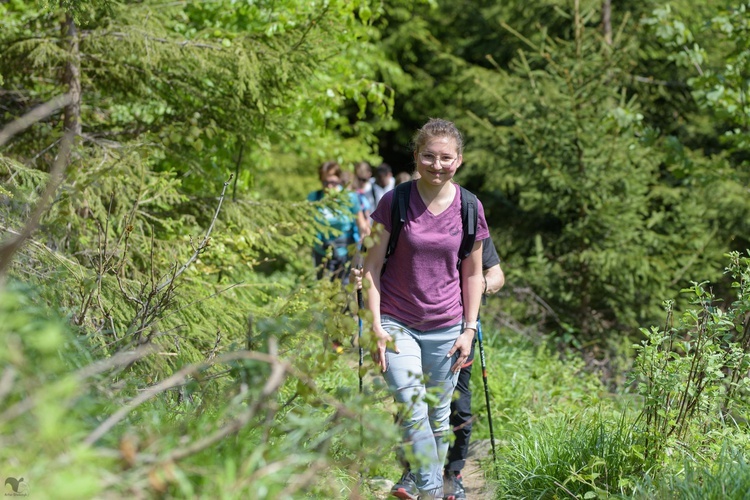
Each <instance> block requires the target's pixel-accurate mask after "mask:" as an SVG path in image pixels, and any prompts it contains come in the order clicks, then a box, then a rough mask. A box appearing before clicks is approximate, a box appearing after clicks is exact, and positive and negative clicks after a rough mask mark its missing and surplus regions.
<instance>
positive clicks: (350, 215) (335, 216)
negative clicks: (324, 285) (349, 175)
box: [307, 161, 370, 284]
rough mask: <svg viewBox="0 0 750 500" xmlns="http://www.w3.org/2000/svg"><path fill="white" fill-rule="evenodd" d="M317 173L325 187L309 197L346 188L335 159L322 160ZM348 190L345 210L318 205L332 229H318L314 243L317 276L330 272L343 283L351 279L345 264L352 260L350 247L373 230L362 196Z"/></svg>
mask: <svg viewBox="0 0 750 500" xmlns="http://www.w3.org/2000/svg"><path fill="white" fill-rule="evenodd" d="M318 174H319V177H320V182H321V183H322V189H318V190H317V191H313V192H312V193H310V194H309V195H307V200H308V201H320V200H322V199H323V197H324V196H326V194H327V193H334V192H339V191H342V190H343V189H344V185H343V180H344V179H343V177H344V176H343V172H342V170H341V166H340V165H339V164H338V163H336V162H335V161H327V162H325V163H323V164H322V165H321V166H320V169H319V171H318ZM347 194H348V196H349V204H348V205H349V207H348V209H346V210H345V211H334V210H331V209H329V208H326V207H321V208H320V209H319V210H320V214H319V217H320V218H319V220H320V221H321V222H323V223H324V224H325V225H327V226H328V228H329V229H328V230H323V231H321V232H319V233H318V241H317V242H316V243H315V245H314V247H313V259H314V261H315V267H316V268H317V270H318V279H322V278H323V277H324V276H326V275H330V277H331V279H332V280H333V279H340V280H342V282H344V284H346V283H348V281H349V276H348V274H347V273H346V267H347V265H348V263H349V261H350V260H351V254H350V252H349V250H350V248H356V245H357V244H358V243H359V241H360V235H361V234H363V235H367V234H369V230H370V226H369V223H368V222H367V220H366V218H365V215H364V212H363V211H362V206H361V204H360V202H359V197H358V196H357V194H356V193H354V192H352V191H347ZM352 245H353V246H352Z"/></svg>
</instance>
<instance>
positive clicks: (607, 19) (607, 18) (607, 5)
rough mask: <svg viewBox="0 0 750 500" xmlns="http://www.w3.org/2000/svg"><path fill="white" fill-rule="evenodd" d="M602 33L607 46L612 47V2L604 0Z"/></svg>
mask: <svg viewBox="0 0 750 500" xmlns="http://www.w3.org/2000/svg"><path fill="white" fill-rule="evenodd" d="M602 33H603V34H604V41H605V42H607V45H612V0H602Z"/></svg>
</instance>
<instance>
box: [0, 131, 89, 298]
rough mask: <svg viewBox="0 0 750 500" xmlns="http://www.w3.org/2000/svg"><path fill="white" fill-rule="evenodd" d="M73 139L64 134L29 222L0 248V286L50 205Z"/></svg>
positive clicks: (72, 132)
mask: <svg viewBox="0 0 750 500" xmlns="http://www.w3.org/2000/svg"><path fill="white" fill-rule="evenodd" d="M74 139H75V132H74V131H72V130H68V131H67V132H65V136H64V137H63V140H62V142H61V143H60V150H59V151H58V153H57V159H56V160H55V163H54V165H53V166H52V171H51V172H50V178H49V182H48V183H47V187H46V188H45V189H44V192H43V193H42V196H41V197H40V198H39V202H38V203H37V205H36V207H35V208H34V212H33V213H32V214H31V217H29V220H28V221H26V225H25V226H24V228H23V230H22V231H21V233H20V234H19V235H18V236H16V237H15V238H11V240H10V241H8V242H7V243H4V244H3V245H1V246H0V286H2V284H3V282H4V280H5V276H6V274H7V272H8V269H9V268H10V262H11V260H12V258H13V255H14V254H15V253H16V251H18V249H19V248H21V245H23V243H24V241H26V239H28V238H29V236H31V233H33V232H34V230H35V229H36V228H37V226H38V225H39V221H40V220H41V218H42V215H43V214H44V213H45V212H46V211H47V209H48V208H49V206H50V204H51V203H52V199H53V195H54V194H55V192H56V191H57V188H58V187H59V186H60V184H61V183H62V181H63V178H64V175H63V174H64V173H65V168H66V167H67V163H68V158H69V157H70V149H71V146H72V144H73V140H74Z"/></svg>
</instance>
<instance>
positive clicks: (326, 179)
mask: <svg viewBox="0 0 750 500" xmlns="http://www.w3.org/2000/svg"><path fill="white" fill-rule="evenodd" d="M318 176H319V177H320V182H321V183H322V184H323V188H326V189H329V188H330V189H335V188H338V187H339V186H341V185H342V183H343V181H344V179H343V177H342V172H341V165H339V164H338V163H336V162H335V161H327V162H324V163H323V164H322V165H321V166H320V168H319V169H318Z"/></svg>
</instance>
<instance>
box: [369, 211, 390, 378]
mask: <svg viewBox="0 0 750 500" xmlns="http://www.w3.org/2000/svg"><path fill="white" fill-rule="evenodd" d="M372 235H373V239H374V240H375V244H374V245H373V246H372V247H370V248H369V249H368V250H367V253H366V254H365V265H364V267H363V269H362V271H363V273H364V279H365V286H364V289H365V292H366V294H367V295H366V300H365V304H366V307H367V308H368V309H369V310H370V313H371V314H372V331H373V333H374V334H375V339H376V341H377V347H376V348H375V349H374V350H372V351H371V354H372V360H373V361H374V362H375V363H377V364H378V365H380V369H381V371H386V369H387V368H388V367H387V366H386V364H385V349H386V344H387V343H389V342H392V341H393V338H392V337H391V336H390V335H388V332H386V331H385V330H383V327H382V326H381V324H380V273H381V271H382V269H383V261H384V260H385V253H386V250H388V239H389V238H390V236H391V234H390V233H389V232H388V231H386V229H385V227H384V226H383V225H382V224H380V223H377V222H376V223H375V225H374V226H373V228H372ZM367 282H369V285H370V286H369V287H368V286H367ZM394 350H395V351H396V352H399V351H398V349H397V348H395V347H394Z"/></svg>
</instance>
